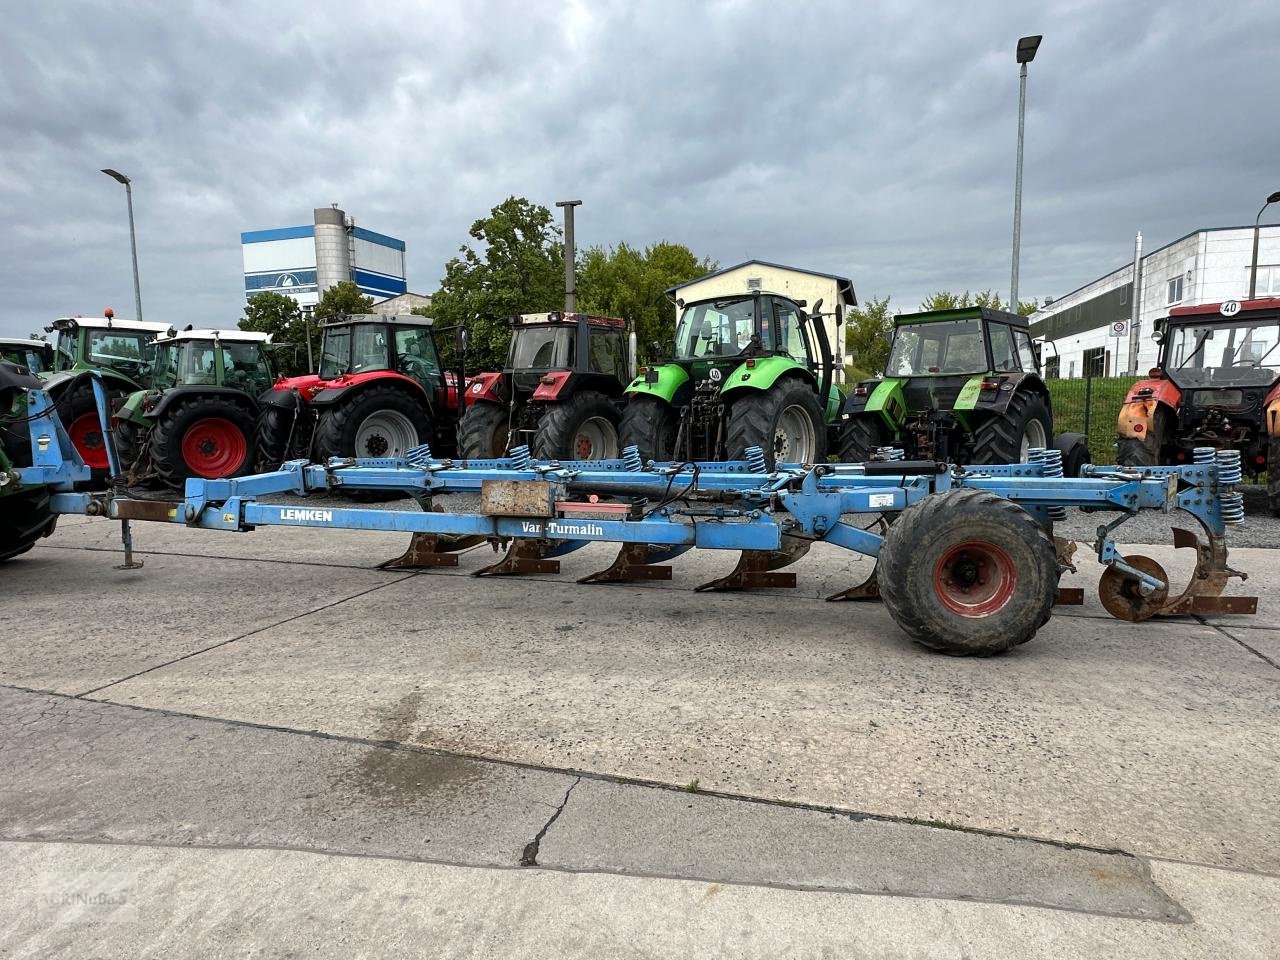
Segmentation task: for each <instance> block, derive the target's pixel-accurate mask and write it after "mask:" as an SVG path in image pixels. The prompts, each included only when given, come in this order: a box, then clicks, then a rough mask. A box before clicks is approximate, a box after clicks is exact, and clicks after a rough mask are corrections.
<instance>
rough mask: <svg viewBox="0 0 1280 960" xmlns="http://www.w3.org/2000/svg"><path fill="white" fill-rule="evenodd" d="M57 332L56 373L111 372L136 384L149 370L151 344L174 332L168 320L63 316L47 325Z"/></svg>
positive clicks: (111, 316) (48, 328)
mask: <svg viewBox="0 0 1280 960" xmlns="http://www.w3.org/2000/svg"><path fill="white" fill-rule="evenodd" d="M45 329H46V330H47V331H48V332H49V333H56V334H57V341H56V346H55V354H54V361H53V369H54V371H55V372H58V373H61V372H64V371H75V372H80V371H83V370H102V371H104V372H106V371H111V372H114V373H116V374H119V375H120V376H121V377H125V378H127V379H129V380H131V381H134V382H135V383H138V382H140V381H141V379H142V378H143V377H144V376H145V373H146V363H147V360H148V358H149V355H150V348H151V344H152V343H153V342H155V340H156V338H157V337H160V336H163V335H164V334H166V333H168V332H169V331H170V329H171V328H170V326H169V324H167V323H148V322H144V321H140V320H117V319H116V318H115V316H114V315H113V314H112V313H111V312H110V311H107V313H106V314H105V315H104V316H101V317H62V318H59V319H57V320H55V321H53V323H51V324H50V325H49V326H48V327H46V328H45Z"/></svg>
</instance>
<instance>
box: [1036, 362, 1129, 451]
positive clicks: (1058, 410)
mask: <svg viewBox="0 0 1280 960" xmlns="http://www.w3.org/2000/svg"><path fill="white" fill-rule="evenodd" d="M1139 379H1140V378H1139V377H1085V378H1083V379H1080V380H1058V379H1052V380H1048V381H1046V383H1047V384H1048V386H1049V396H1050V397H1051V398H1052V400H1053V429H1054V431H1055V432H1056V433H1063V432H1065V431H1070V432H1073V433H1083V434H1084V435H1085V437H1086V438H1087V439H1088V443H1089V453H1090V454H1091V455H1092V460H1093V462H1094V463H1115V459H1116V447H1115V443H1116V419H1117V417H1118V416H1119V415H1120V407H1121V406H1122V405H1123V404H1124V398H1125V395H1126V394H1127V393H1128V392H1129V388H1130V387H1131V386H1133V385H1134V384H1135V383H1137V382H1138V380H1139Z"/></svg>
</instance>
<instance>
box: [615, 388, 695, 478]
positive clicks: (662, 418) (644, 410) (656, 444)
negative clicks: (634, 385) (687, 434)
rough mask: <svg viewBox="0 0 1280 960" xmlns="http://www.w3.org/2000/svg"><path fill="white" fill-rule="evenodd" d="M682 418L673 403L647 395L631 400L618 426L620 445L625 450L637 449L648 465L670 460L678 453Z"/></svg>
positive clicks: (624, 409) (623, 411)
mask: <svg viewBox="0 0 1280 960" xmlns="http://www.w3.org/2000/svg"><path fill="white" fill-rule="evenodd" d="M679 426H680V415H679V414H678V413H676V410H675V408H674V407H673V406H671V404H669V403H667V402H666V401H665V400H659V399H658V398H657V397H652V396H649V395H647V394H640V395H639V396H635V397H631V398H630V399H629V400H628V401H627V405H626V407H624V408H623V410H622V419H621V421H619V424H618V442H619V443H621V444H622V447H623V448H624V449H625V448H626V447H630V446H635V447H638V448H639V450H640V459H641V460H642V461H643V462H645V463H648V462H649V461H650V460H656V461H658V462H659V463H665V462H667V461H669V460H670V459H671V458H672V457H673V456H674V454H675V446H676V431H677V430H678V429H679Z"/></svg>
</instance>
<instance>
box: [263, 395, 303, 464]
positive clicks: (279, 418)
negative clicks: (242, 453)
mask: <svg viewBox="0 0 1280 960" xmlns="http://www.w3.org/2000/svg"><path fill="white" fill-rule="evenodd" d="M298 403H299V404H301V401H300V400H299V401H298ZM301 415H302V411H301V410H289V409H287V408H285V407H277V406H276V405H275V404H269V403H267V404H263V406H262V409H261V410H260V411H259V413H258V423H257V429H256V430H255V431H254V438H255V441H256V443H257V446H258V469H259V470H263V471H268V470H278V469H280V464H282V463H284V462H285V461H286V460H289V459H291V456H290V455H291V453H292V448H293V447H294V446H295V442H294V441H295V440H296V438H297V436H298V435H299V434H300V433H301V431H300V430H299V425H298V424H297V423H296V421H297V420H298V419H299V418H300V417H301Z"/></svg>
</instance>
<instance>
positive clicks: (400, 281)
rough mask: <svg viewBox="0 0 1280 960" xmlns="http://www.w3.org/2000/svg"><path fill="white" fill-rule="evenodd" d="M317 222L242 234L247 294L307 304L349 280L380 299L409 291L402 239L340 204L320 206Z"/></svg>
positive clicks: (365, 293) (308, 306)
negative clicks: (370, 226) (358, 220)
mask: <svg viewBox="0 0 1280 960" xmlns="http://www.w3.org/2000/svg"><path fill="white" fill-rule="evenodd" d="M313 219H314V222H313V223H310V224H307V225H306V226H301V227H279V228H277V229H274V230H250V231H247V232H245V233H242V234H240V250H241V253H242V254H243V257H244V295H245V298H246V299H247V298H249V297H252V296H253V295H254V294H256V293H265V292H267V291H270V292H272V293H283V294H285V295H286V296H290V297H293V299H295V300H297V301H298V303H299V304H300V305H301V306H302V308H303V309H304V310H305V309H308V308H310V307H314V306H315V304H316V303H318V302H319V300H320V295H321V294H322V293H324V292H325V291H326V290H328V289H329V288H330V287H333V286H336V285H337V284H339V283H341V282H342V281H344V280H354V281H355V283H356V286H358V287H359V288H360V292H361V293H363V294H364V295H365V296H367V297H373V298H374V299H375V300H385V299H387V298H388V297H397V296H399V295H400V294H403V293H405V292H406V291H407V290H408V289H409V287H408V283H407V282H406V280H405V276H406V269H405V245H404V241H403V240H397V239H396V238H395V237H388V236H386V235H385V234H381V233H374V232H373V231H372V230H365V229H364V228H363V227H357V226H356V224H355V221H354V220H353V219H352V218H351V217H349V216H347V214H346V213H345V212H343V211H342V210H339V209H338V208H337V207H318V208H316V210H315V211H314V218H313Z"/></svg>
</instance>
